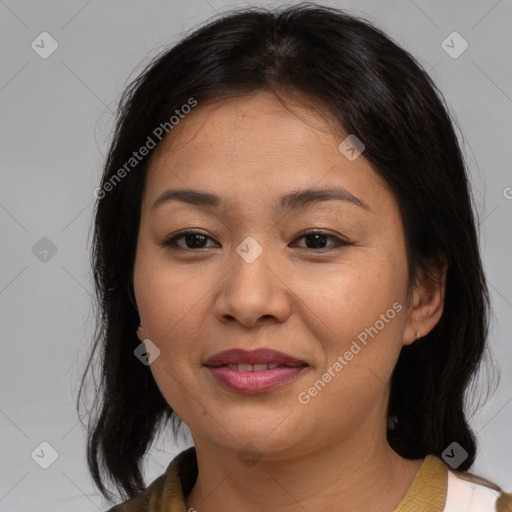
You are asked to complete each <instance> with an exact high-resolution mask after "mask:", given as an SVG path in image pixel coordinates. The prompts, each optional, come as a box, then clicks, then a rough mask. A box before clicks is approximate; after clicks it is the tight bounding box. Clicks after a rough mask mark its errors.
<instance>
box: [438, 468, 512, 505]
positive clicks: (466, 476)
mask: <svg viewBox="0 0 512 512" xmlns="http://www.w3.org/2000/svg"><path fill="white" fill-rule="evenodd" d="M462 510H463V511H464V512H512V495H511V494H508V493H506V492H503V491H502V490H501V489H500V488H499V487H498V486H497V485H495V484H493V483H492V482H489V481H488V480H485V479H484V478H481V477H478V476H475V475H472V474H470V473H465V472H462V471H452V470H449V471H448V488H447V495H446V504H445V509H444V512H459V511H462Z"/></svg>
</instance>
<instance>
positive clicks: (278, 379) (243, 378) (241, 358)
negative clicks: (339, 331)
mask: <svg viewBox="0 0 512 512" xmlns="http://www.w3.org/2000/svg"><path fill="white" fill-rule="evenodd" d="M238 364H243V365H248V364H250V365H255V364H260V365H261V364H267V365H278V367H276V368H272V369H268V368H267V369H265V370H260V371H238V370H236V369H233V365H238ZM204 365H205V366H206V368H207V369H208V370H209V372H210V373H211V375H212V376H213V378H214V379H215V380H216V381H217V382H218V383H219V384H221V385H223V386H224V387H226V388H228V389H230V390H232V391H237V392H240V393H248V394H257V393H264V392H266V391H270V390H272V389H275V388H277V387H279V386H282V385H283V384H285V383H287V382H289V381H290V380H292V379H294V378H296V377H297V376H298V375H299V374H300V373H302V372H303V371H304V370H305V369H306V368H307V367H308V364H307V363H306V362H305V361H302V360H299V359H296V358H294V357H291V356H289V355H287V354H284V353H283V352H279V351H277V350H273V349H266V348H260V349H256V350H251V351H248V350H243V349H231V350H225V351H223V352H219V353H217V354H215V355H213V356H212V357H210V358H209V359H208V360H207V361H206V362H205V363H204ZM228 365H231V367H230V366H228Z"/></svg>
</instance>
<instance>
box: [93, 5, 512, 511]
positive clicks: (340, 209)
mask: <svg viewBox="0 0 512 512" xmlns="http://www.w3.org/2000/svg"><path fill="white" fill-rule="evenodd" d="M95 195H96V197H97V198H98V203H97V212H96V223H95V237H94V244H93V257H94V275H95V282H96V286H97V291H98V298H99V306H100V313H101V314H100V315H99V317H100V318H101V321H100V322H99V325H98V336H97V339H96V345H95V349H96V348H97V347H101V349H102V357H103V374H102V377H103V379H102V385H101V389H100V393H101V395H100V398H101V404H100V411H99V414H98V415H96V416H95V417H94V418H92V419H91V423H90V434H89V435H90V437H89V444H88V461H89V465H90V469H91V472H92V475H93V477H94V480H95V482H96V484H97V485H98V487H99V488H100V490H101V491H102V493H103V494H104V495H105V496H106V497H110V496H111V495H110V494H109V493H108V491H107V488H106V486H105V483H106V478H109V479H110V480H111V481H112V482H113V483H114V484H116V486H117V488H118V490H120V491H121V492H122V493H123V494H124V497H125V498H129V499H128V500H127V501H125V502H124V503H123V504H121V505H118V506H116V507H114V508H112V509H111V510H112V511H116V512H129V511H138V512H140V511H151V512H156V511H163V510H166V511H184V510H189V511H190V510H197V511H199V512H211V511H218V510H226V511H229V510H244V511H252V510H258V511H261V510H280V511H294V510H307V511H310V512H313V511H317V510H336V511H341V512H343V511H353V510H365V511H366V512H374V511H375V512H376V511H380V512H384V511H400V512H406V511H413V510H414V511H416V510H428V511H455V510H457V511H459V510H468V511H478V512H483V511H491V510H500V511H511V510H512V496H511V495H510V494H506V493H504V492H503V491H502V490H501V489H499V488H498V487H497V486H495V485H494V484H492V483H490V482H487V481H485V480H483V479H480V478H478V477H473V476H471V475H469V474H468V473H466V470H468V469H469V468H470V467H471V465H472V463H473V461H474V459H475V453H476V446H475V438H474V435H473V433H472V432H471V429H470V428H469V425H468V422H467V418H466V416H465V412H464V408H463V397H464V393H465V390H466V389H467V387H468V384H469V383H470V382H471V379H472V377H473V376H474V373H475V371H476V370H477V368H478V367H479V365H480V361H481V358H482V355H483V353H484V350H485V346H486V345H485V343H486V337H487V326H488V320H487V310H488V296H487V289H486V285H485V279H484V275H483V272H482V265H481V261H480V257H479V252H478V243H477V236H476V229H475V220H474V214H473V210H472V204H471V199H470V194H469V186H468V181H467V175H466V170H465V166H464V162H463V159H462V156H461V152H460V149H459V146H458V143H457V138H456V135H455V133H454V130H453V127H452V124H451V122H450V119H449V116H448V114H447V112H446V109H445V107H444V106H443V101H442V96H441V95H440V93H439V92H438V91H437V89H436V88H435V86H434V84H433V83H432V81H431V80H430V78H429V76H428V75H427V74H426V73H425V72H424V71H423V70H422V69H421V68H420V66H419V65H418V64H417V63H416V62H415V60H414V59H413V58H412V57H411V56H410V55H409V54H408V53H407V52H405V51H404V50H402V49H400V48H399V47H397V46H396V45H395V44H394V43H393V42H392V41H391V40H390V39H388V38H387V37H386V36H385V35H383V34H382V33H381V32H380V31H378V30H377V29H375V28H374V27H372V26H371V25H369V24H368V23H367V22H365V21H363V20H360V19H356V18H354V17H352V16H348V15H347V14H345V13H343V12H340V11H337V10H334V9H330V8H326V7H321V6H315V5H311V4H308V5H302V6H295V7H291V8H288V9H284V10H282V11H266V10H262V9H248V10H244V11H238V12H235V13H233V14H230V15H226V16H224V17H222V18H219V19H217V20H215V21H213V22H211V23H210V24H208V25H206V26H204V27H202V28H200V29H198V30H197V31H195V32H194V33H192V34H191V35H189V36H188V37H187V38H185V39H184V40H183V41H181V42H180V43H179V44H177V45H176V46H174V47H173V48H171V49H170V50H169V51H167V52H166V53H164V54H163V55H162V56H160V57H159V58H158V59H156V60H155V61H154V62H153V63H151V65H150V66H149V67H148V68H147V69H146V70H145V71H144V72H143V73H142V74H141V76H140V77H139V78H137V79H136V80H135V82H134V83H133V84H132V85H131V86H130V87H129V88H128V90H127V91H126V93H125V94H124V96H123V98H122V101H121V108H120V114H119V119H118V123H117V127H116V131H115V134H114V139H113V143H112V146H111V150H110V153H109V156H108V159H107V162H106V166H105V172H104V175H103V179H102V183H101V186H100V187H99V188H98V189H96V191H95ZM93 353H94V351H93ZM91 359H92V356H91ZM91 359H90V360H89V364H88V368H89V366H90V363H91ZM178 418H179V420H182V421H183V422H185V423H186V424H187V425H188V427H189V428H190V431H191V434H192V438H193V441H194V447H193V448H190V449H188V450H186V451H184V452H182V453H181V454H180V455H179V456H178V457H177V458H175V459H174V460H173V461H172V462H170V464H169V466H168V468H167V470H166V472H165V474H163V475H162V476H160V477H159V478H158V479H157V480H155V481H154V482H153V483H152V484H151V485H149V486H148V487H147V488H145V486H144V481H143V478H142V475H141V470H140V468H141V462H142V459H143V456H144V454H145V453H146V451H147V450H148V448H149V446H150V444H151V442H152V441H153V439H154V437H155V436H156V434H157V431H158V428H163V427H166V426H167V425H168V424H169V423H171V422H172V421H173V420H177V419H178ZM179 420H178V421H179Z"/></svg>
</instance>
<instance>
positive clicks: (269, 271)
mask: <svg viewBox="0 0 512 512" xmlns="http://www.w3.org/2000/svg"><path fill="white" fill-rule="evenodd" d="M258 238H259V237H258ZM262 238H263V237H261V238H260V241H262ZM270 251H271V249H269V248H265V247H264V242H263V241H262V243H261V244H260V243H259V242H258V241H257V240H256V237H252V236H248V237H246V238H245V239H244V240H242V242H241V243H240V244H239V245H238V246H237V247H236V248H235V251H234V254H233V255H232V258H230V260H231V265H232V269H231V271H230V272H228V274H227V275H226V281H225V282H224V286H223V290H222V293H221V296H220V297H219V298H218V302H217V306H216V314H217V315H220V316H221V317H222V318H224V319H225V318H234V319H236V320H238V321H239V322H240V323H243V324H245V325H247V326H249V325H254V324H255V323H256V322H257V321H258V319H259V318H261V317H269V316H271V317H274V318H276V319H277V320H279V321H283V320H284V319H286V317H287V315H289V312H290V305H289V303H288V297H287V294H286V292H285V288H286V287H285V285H284V284H283V283H282V282H281V280H280V279H278V277H277V276H276V273H277V269H275V268H272V267H273V266H275V263H276V258H274V257H272V256H271V253H270Z"/></svg>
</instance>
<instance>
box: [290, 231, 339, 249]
mask: <svg viewBox="0 0 512 512" xmlns="http://www.w3.org/2000/svg"><path fill="white" fill-rule="evenodd" d="M302 238H303V239H304V240H306V247H304V248H305V249H325V248H334V247H341V246H343V245H348V244H347V242H345V241H343V240H341V239H340V238H338V237H337V236H334V235H331V234H329V233H323V232H321V231H311V232H309V233H305V234H304V235H302V236H300V237H298V238H296V240H300V239H302ZM328 240H332V241H334V243H333V244H331V245H327V241H328Z"/></svg>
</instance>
